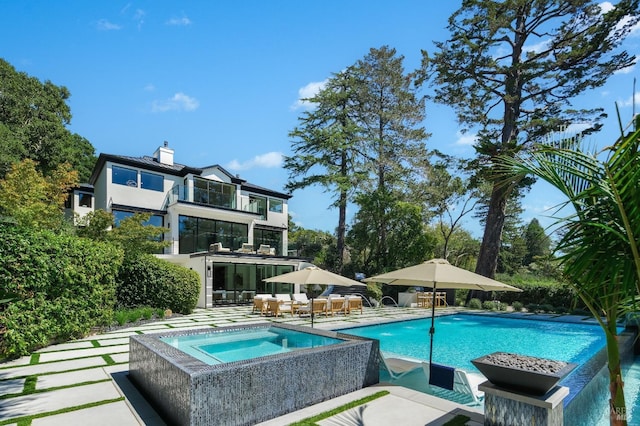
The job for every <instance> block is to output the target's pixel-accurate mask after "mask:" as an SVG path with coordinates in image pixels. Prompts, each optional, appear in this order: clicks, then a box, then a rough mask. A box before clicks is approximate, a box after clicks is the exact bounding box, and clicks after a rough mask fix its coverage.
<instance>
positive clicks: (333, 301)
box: [327, 297, 348, 316]
mask: <svg viewBox="0 0 640 426" xmlns="http://www.w3.org/2000/svg"><path fill="white" fill-rule="evenodd" d="M347 306H348V305H347V304H346V299H345V298H344V297H331V298H329V302H328V303H327V315H329V314H331V316H333V314H335V313H340V312H342V313H346V312H347Z"/></svg>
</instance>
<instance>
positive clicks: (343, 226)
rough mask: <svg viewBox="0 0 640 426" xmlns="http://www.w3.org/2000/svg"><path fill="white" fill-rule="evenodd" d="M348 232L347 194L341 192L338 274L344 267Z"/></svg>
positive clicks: (339, 204) (337, 243)
mask: <svg viewBox="0 0 640 426" xmlns="http://www.w3.org/2000/svg"><path fill="white" fill-rule="evenodd" d="M346 232H347V192H346V191H341V192H340V200H339V201H338V230H337V234H338V235H337V236H336V237H337V238H336V239H337V241H336V246H337V247H336V249H337V251H338V264H337V265H336V273H338V274H342V265H343V264H344V238H345V233H346Z"/></svg>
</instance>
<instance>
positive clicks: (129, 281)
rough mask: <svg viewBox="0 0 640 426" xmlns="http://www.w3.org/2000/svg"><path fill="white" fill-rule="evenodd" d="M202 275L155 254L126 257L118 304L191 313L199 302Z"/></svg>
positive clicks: (119, 282)
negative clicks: (127, 258)
mask: <svg viewBox="0 0 640 426" xmlns="http://www.w3.org/2000/svg"><path fill="white" fill-rule="evenodd" d="M199 294H200V277H199V275H198V274H197V273H196V272H195V271H192V270H189V269H187V268H184V267H182V266H179V265H174V264H172V263H169V262H167V261H165V260H162V259H158V258H157V257H155V256H153V255H148V254H145V255H139V256H135V257H133V258H132V259H129V260H126V261H125V262H124V263H123V265H122V267H121V268H120V273H119V275H118V286H117V303H118V306H121V307H125V308H134V307H140V306H151V307H153V308H161V309H171V310H172V311H173V312H178V313H181V314H188V313H191V312H192V311H193V308H195V307H196V304H197V303H198V296H199Z"/></svg>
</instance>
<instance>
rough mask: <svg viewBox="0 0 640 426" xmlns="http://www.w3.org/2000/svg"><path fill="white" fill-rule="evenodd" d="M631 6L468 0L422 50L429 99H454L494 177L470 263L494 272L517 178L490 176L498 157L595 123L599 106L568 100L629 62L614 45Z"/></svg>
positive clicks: (632, 20)
mask: <svg viewBox="0 0 640 426" xmlns="http://www.w3.org/2000/svg"><path fill="white" fill-rule="evenodd" d="M638 14H639V12H638V0H622V1H619V2H618V3H617V4H616V5H615V6H614V7H613V8H611V9H610V10H603V9H602V8H601V6H600V5H599V4H598V2H596V1H593V0H577V1H561V0H541V1H531V0H510V1H494V0H465V1H463V4H462V7H461V8H460V9H459V10H457V11H456V12H455V13H454V14H453V15H452V16H451V17H450V18H449V26H448V28H449V31H450V33H451V37H450V39H449V40H447V41H446V42H437V43H436V52H435V54H434V55H433V56H432V57H429V55H428V54H427V53H426V52H423V65H424V68H423V70H424V71H425V73H426V74H425V75H427V76H433V82H434V83H435V85H436V89H435V94H434V99H435V100H436V101H437V102H440V103H444V104H448V105H451V106H453V107H454V108H455V110H456V113H457V117H458V121H459V122H460V123H461V124H462V125H463V126H465V128H466V129H471V130H473V129H480V130H479V142H478V143H477V145H476V150H477V153H478V159H479V162H480V164H481V165H482V166H483V171H484V176H485V177H486V178H487V179H489V180H490V181H492V182H494V184H493V189H492V192H491V197H490V202H489V209H488V214H487V219H486V225H485V231H484V235H483V240H482V246H481V250H480V254H479V258H478V263H477V266H476V272H477V273H480V274H482V275H485V276H488V277H493V276H494V274H495V271H496V266H497V259H498V253H499V250H500V240H501V238H502V231H503V226H504V220H505V207H506V202H507V200H508V198H509V195H510V193H511V192H512V190H513V189H514V188H517V186H518V182H517V181H514V182H511V185H506V184H504V183H502V184H498V183H497V182H496V178H495V176H493V175H492V174H491V169H492V165H493V164H494V162H495V160H496V158H497V157H498V156H508V157H513V156H515V155H517V154H518V152H520V151H522V150H526V149H528V148H529V147H530V144H531V143H532V142H534V141H536V140H537V139H539V138H540V137H541V135H544V134H547V133H548V132H549V131H552V130H558V129H560V128H562V127H563V126H566V125H569V124H571V123H573V122H578V121H579V122H585V121H587V120H590V121H591V123H592V126H591V129H589V131H593V130H596V129H597V128H599V126H600V124H599V123H598V117H599V114H601V113H602V111H601V110H589V111H584V110H583V111H576V110H573V109H572V108H571V100H572V98H574V97H575V96H577V95H579V94H581V93H583V92H584V91H585V90H587V89H591V88H596V87H599V86H601V85H603V84H604V83H605V81H606V80H607V78H608V77H609V76H611V75H612V74H613V73H614V72H616V71H618V70H621V69H623V68H626V67H628V66H630V65H632V64H633V63H634V58H633V56H632V55H629V54H628V53H627V52H626V51H618V52H617V48H618V47H619V45H620V43H621V42H622V40H623V39H624V38H625V36H626V35H627V34H629V31H630V29H631V28H632V26H633V25H635V24H636V23H637V22H638Z"/></svg>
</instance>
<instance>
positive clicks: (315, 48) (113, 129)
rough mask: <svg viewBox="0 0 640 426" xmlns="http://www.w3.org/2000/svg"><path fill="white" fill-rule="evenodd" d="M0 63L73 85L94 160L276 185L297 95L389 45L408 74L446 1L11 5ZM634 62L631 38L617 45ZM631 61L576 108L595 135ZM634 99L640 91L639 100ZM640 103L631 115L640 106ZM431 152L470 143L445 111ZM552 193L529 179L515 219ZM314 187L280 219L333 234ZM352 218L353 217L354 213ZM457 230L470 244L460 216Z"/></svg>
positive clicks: (628, 80)
mask: <svg viewBox="0 0 640 426" xmlns="http://www.w3.org/2000/svg"><path fill="white" fill-rule="evenodd" d="M0 4H1V5H2V6H1V8H0V10H1V11H2V13H0V40H3V42H2V43H1V44H0V57H2V58H4V59H5V60H7V61H8V62H10V63H11V64H12V65H13V66H14V67H16V69H18V70H19V71H24V72H26V73H27V74H29V75H31V76H35V77H38V78H39V79H41V80H51V81H52V82H53V83H54V84H57V85H63V86H66V87H67V88H69V90H70V91H71V94H72V97H71V99H70V102H69V104H70V106H71V111H72V113H73V119H72V122H71V126H70V128H71V130H72V131H74V132H76V133H78V134H80V135H82V136H84V137H85V138H87V139H88V140H89V141H90V142H91V143H92V144H93V146H94V147H95V148H96V154H99V153H109V154H120V155H131V156H142V155H151V154H152V153H153V152H154V151H155V149H156V148H157V147H158V146H160V145H161V144H162V143H163V141H165V140H166V141H168V142H169V146H170V147H172V148H173V149H174V150H175V160H176V161H177V162H180V163H183V164H187V165H189V166H196V167H198V166H206V165H211V164H221V165H222V166H224V167H225V168H227V169H228V170H229V171H231V172H233V173H237V174H239V175H240V176H241V177H242V178H244V179H247V180H249V181H250V182H252V183H255V184H258V185H261V186H265V187H268V188H271V189H275V190H280V191H281V190H283V186H284V185H285V183H286V181H287V172H286V171H285V170H284V169H283V168H282V166H281V156H282V155H283V154H284V155H288V154H290V153H291V150H290V146H291V141H290V139H289V137H288V133H289V132H290V131H291V130H292V129H293V128H294V127H295V126H296V125H297V123H298V117H300V116H301V114H302V113H303V111H304V105H301V103H300V102H299V99H300V98H301V97H306V96H310V95H312V94H313V91H314V90H317V88H318V87H319V86H320V85H321V84H322V82H323V81H324V80H325V79H327V78H328V77H330V76H331V74H332V73H335V72H338V71H340V70H342V69H344V68H345V67H347V66H349V65H352V64H353V63H355V62H356V61H357V60H359V59H361V58H363V57H364V56H365V55H366V54H367V53H368V51H369V49H370V48H372V47H375V48H379V47H381V46H383V45H388V46H391V47H394V48H396V49H397V51H398V53H399V54H401V55H403V56H404V57H405V62H404V65H405V69H406V70H407V71H412V70H414V69H415V68H416V67H417V66H418V65H419V62H420V59H421V55H420V50H421V49H424V50H427V51H433V41H434V40H445V39H446V37H447V35H448V33H447V31H446V25H447V19H448V17H449V16H450V15H451V13H452V12H454V10H455V9H457V8H458V7H459V5H460V3H459V2H454V1H440V2H433V1H424V0H396V1H393V2H391V1H380V0H350V1H344V0H339V1H338V0H323V1H304V2H303V1H285V0H272V1H264V0H263V1H238V2H232V1H205V0H201V1H185V2H169V1H151V0H148V1H136V2H126V1H123V2H118V1H112V0H110V1H106V0H92V1H85V0H82V1H81V0H68V1H64V2H53V1H48V0H47V1H44V0H39V1H8V0H4V1H2V2H1V3H0ZM625 48H626V49H627V50H628V51H629V52H630V53H632V54H634V55H640V31H637V32H635V33H634V34H633V35H632V36H631V37H629V38H628V39H627V40H626V41H625ZM637 75H638V66H635V67H631V68H629V69H627V70H625V72H620V73H618V74H616V75H614V76H613V77H612V78H611V79H610V80H609V82H608V83H607V84H606V86H604V87H602V88H600V89H597V90H594V91H591V92H589V93H585V94H584V95H583V96H581V97H580V98H579V99H577V100H576V103H575V105H576V106H585V107H593V106H601V107H604V108H605V109H606V111H607V112H608V114H609V118H608V119H607V121H606V122H605V128H604V130H603V131H602V132H600V133H599V134H598V135H597V136H595V137H594V139H595V140H596V141H597V143H598V144H599V145H600V146H605V145H606V144H609V143H611V142H613V141H614V140H615V138H616V137H617V135H618V133H619V132H618V130H617V128H618V127H617V118H616V115H615V102H618V104H619V106H620V108H621V114H622V119H623V121H624V122H625V123H626V122H628V121H629V120H630V119H631V115H632V107H631V105H632V102H631V99H632V96H633V78H634V77H636V76H637ZM635 96H636V99H638V100H640V95H639V94H638V93H636V95H635ZM637 103H638V106H639V107H638V108H640V102H637ZM426 113H427V118H426V121H425V123H424V125H425V127H426V129H427V131H428V132H430V133H431V134H432V137H431V138H430V139H429V140H427V142H426V143H427V147H428V148H430V149H432V148H438V149H440V150H441V151H443V152H445V153H448V154H451V155H456V156H462V157H470V156H472V155H473V153H474V151H473V148H472V147H471V142H472V138H471V137H469V136H468V135H467V136H464V137H463V136H462V135H461V134H460V133H459V131H458V126H457V124H456V122H455V117H454V114H453V111H452V110H451V109H450V108H448V107H446V106H441V105H433V104H427V109H426ZM561 200H562V198H561V197H560V195H559V194H555V193H554V192H553V191H550V190H549V188H546V187H545V186H544V185H541V184H537V185H536V187H534V189H533V190H532V192H531V193H530V194H529V195H528V196H527V197H526V199H525V202H524V207H525V214H524V216H523V219H524V220H525V221H529V220H531V219H532V218H533V217H538V219H539V220H541V222H543V223H544V224H546V223H549V221H548V220H547V219H545V218H544V216H545V215H548V214H549V212H546V213H545V210H546V209H547V208H548V207H550V206H553V205H555V204H557V203H558V202H559V201H561ZM330 203H331V201H330V199H329V198H328V197H327V195H326V194H324V193H323V192H322V190H321V189H320V188H309V189H305V190H300V191H296V192H294V194H293V198H292V199H291V200H290V204H289V210H290V213H291V214H292V215H293V217H294V220H295V221H296V222H297V223H299V224H300V225H302V226H304V227H305V228H310V229H322V230H327V231H333V229H334V227H335V225H336V224H337V217H338V214H337V211H336V210H335V209H329V205H330ZM350 213H353V212H350ZM464 226H465V228H467V229H469V230H471V231H472V232H473V233H474V235H476V236H478V237H480V236H481V232H482V230H481V229H480V227H479V225H478V224H477V221H476V220H474V219H473V218H471V217H469V218H468V219H467V220H466V221H465V223H464Z"/></svg>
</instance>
